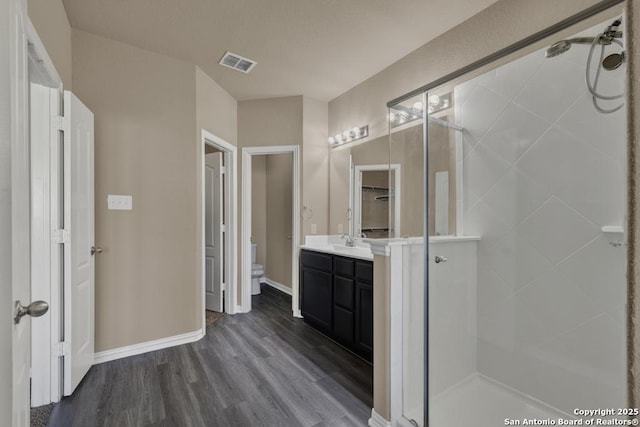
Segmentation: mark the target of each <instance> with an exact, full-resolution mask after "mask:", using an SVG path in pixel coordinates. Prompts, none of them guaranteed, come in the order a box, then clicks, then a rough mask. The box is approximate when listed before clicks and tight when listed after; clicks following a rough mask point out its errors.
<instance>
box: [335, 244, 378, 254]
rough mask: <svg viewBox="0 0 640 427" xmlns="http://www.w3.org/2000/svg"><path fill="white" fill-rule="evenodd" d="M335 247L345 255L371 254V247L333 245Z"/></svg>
mask: <svg viewBox="0 0 640 427" xmlns="http://www.w3.org/2000/svg"><path fill="white" fill-rule="evenodd" d="M333 249H334V250H335V251H337V252H342V253H344V254H345V255H349V254H351V255H357V256H365V257H367V256H369V257H370V256H371V249H369V248H365V247H362V246H347V245H333Z"/></svg>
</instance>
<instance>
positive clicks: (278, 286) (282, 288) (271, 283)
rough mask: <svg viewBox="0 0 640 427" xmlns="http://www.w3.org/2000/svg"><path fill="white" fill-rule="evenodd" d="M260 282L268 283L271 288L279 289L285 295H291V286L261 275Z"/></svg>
mask: <svg viewBox="0 0 640 427" xmlns="http://www.w3.org/2000/svg"><path fill="white" fill-rule="evenodd" d="M260 283H264V284H265V285H269V286H271V287H272V288H275V289H277V290H279V291H280V292H284V293H285V294H287V295H291V288H290V287H288V286H285V285H283V284H282V283H278V282H276V281H275V280H271V279H269V278H268V277H264V276H263V277H261V278H260Z"/></svg>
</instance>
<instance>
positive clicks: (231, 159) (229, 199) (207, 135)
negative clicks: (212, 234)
mask: <svg viewBox="0 0 640 427" xmlns="http://www.w3.org/2000/svg"><path fill="white" fill-rule="evenodd" d="M201 141H202V144H201V146H200V150H199V151H198V157H199V163H200V178H199V179H200V197H201V203H200V205H201V209H200V239H201V241H200V250H201V251H202V260H201V264H202V265H201V275H202V310H201V311H202V330H203V331H205V330H206V315H205V310H206V308H205V307H206V306H205V302H206V301H205V299H206V295H205V293H206V274H207V267H206V249H205V244H206V241H205V203H204V200H205V164H204V160H205V159H204V151H205V148H206V147H207V146H210V147H213V148H216V149H217V150H220V151H221V152H222V153H223V157H224V167H225V179H224V189H223V190H224V216H225V220H226V223H225V226H226V229H225V243H224V253H225V256H224V263H225V270H226V272H227V280H225V286H226V287H225V289H224V312H225V313H228V314H236V313H238V312H240V310H239V309H238V305H237V296H236V295H237V289H238V257H237V253H238V241H237V240H238V238H237V235H238V233H237V231H236V228H237V227H236V221H237V217H238V184H237V179H236V174H237V170H238V159H237V148H236V147H235V146H234V145H232V144H230V143H228V142H227V141H225V140H224V139H222V138H220V137H218V136H216V135H214V134H213V133H211V132H209V131H207V130H205V129H202V131H201Z"/></svg>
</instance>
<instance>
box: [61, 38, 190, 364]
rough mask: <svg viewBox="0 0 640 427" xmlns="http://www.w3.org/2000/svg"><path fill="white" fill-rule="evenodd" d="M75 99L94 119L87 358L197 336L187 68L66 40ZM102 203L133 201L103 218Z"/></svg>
mask: <svg viewBox="0 0 640 427" xmlns="http://www.w3.org/2000/svg"><path fill="white" fill-rule="evenodd" d="M72 41H73V70H74V75H75V77H74V80H75V84H74V91H75V93H76V95H77V96H78V97H79V98H80V99H81V100H82V101H83V102H84V103H85V104H86V105H87V106H88V107H89V108H90V109H91V110H92V111H93V113H94V115H95V183H96V189H95V195H96V244H97V245H99V246H101V247H103V248H104V249H105V252H104V253H103V254H101V255H100V256H99V257H98V258H97V262H96V351H103V350H107V349H113V348H117V347H122V346H126V345H131V344H136V343H141V342H145V341H150V340H154V339H159V338H164V337H168V336H172V335H177V334H181V333H185V332H191V331H195V330H198V329H200V327H201V321H202V313H201V312H200V310H198V308H199V307H200V306H201V304H202V302H201V292H202V287H201V286H202V285H201V283H199V282H198V281H197V277H198V274H197V273H198V271H199V270H200V268H201V261H199V260H198V259H197V257H196V249H197V245H198V244H199V239H200V230H197V228H196V221H195V220H196V218H197V214H198V210H197V208H196V184H197V181H198V169H197V168H196V165H197V158H198V154H199V150H200V149H201V147H200V145H199V144H197V143H196V141H198V138H197V137H196V96H195V88H196V82H195V72H194V67H193V66H192V65H190V64H187V63H185V62H182V61H177V60H174V59H170V58H167V57H164V56H161V55H157V54H153V53H150V52H147V51H144V50H141V49H138V48H134V47H132V46H128V45H125V44H122V43H119V42H115V41H111V40H108V39H105V38H101V37H98V36H94V35H91V34H88V33H84V32H81V31H76V30H74V31H73V33H72ZM107 194H130V195H132V196H133V210H132V211H108V210H107V209H106V197H107Z"/></svg>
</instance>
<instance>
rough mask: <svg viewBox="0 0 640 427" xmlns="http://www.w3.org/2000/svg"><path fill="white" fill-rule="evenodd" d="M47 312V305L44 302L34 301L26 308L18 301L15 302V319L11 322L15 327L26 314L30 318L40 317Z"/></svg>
mask: <svg viewBox="0 0 640 427" xmlns="http://www.w3.org/2000/svg"><path fill="white" fill-rule="evenodd" d="M47 311H49V304H47V303H46V302H44V301H34V302H32V303H31V304H29V305H28V306H26V307H25V306H24V305H22V303H21V302H20V301H16V317H14V318H13V321H14V323H15V324H16V325H17V324H18V323H20V319H22V318H23V317H24V316H26V315H27V314H28V315H29V316H31V317H40V316H42V315H43V314H45V313H46V312H47Z"/></svg>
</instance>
